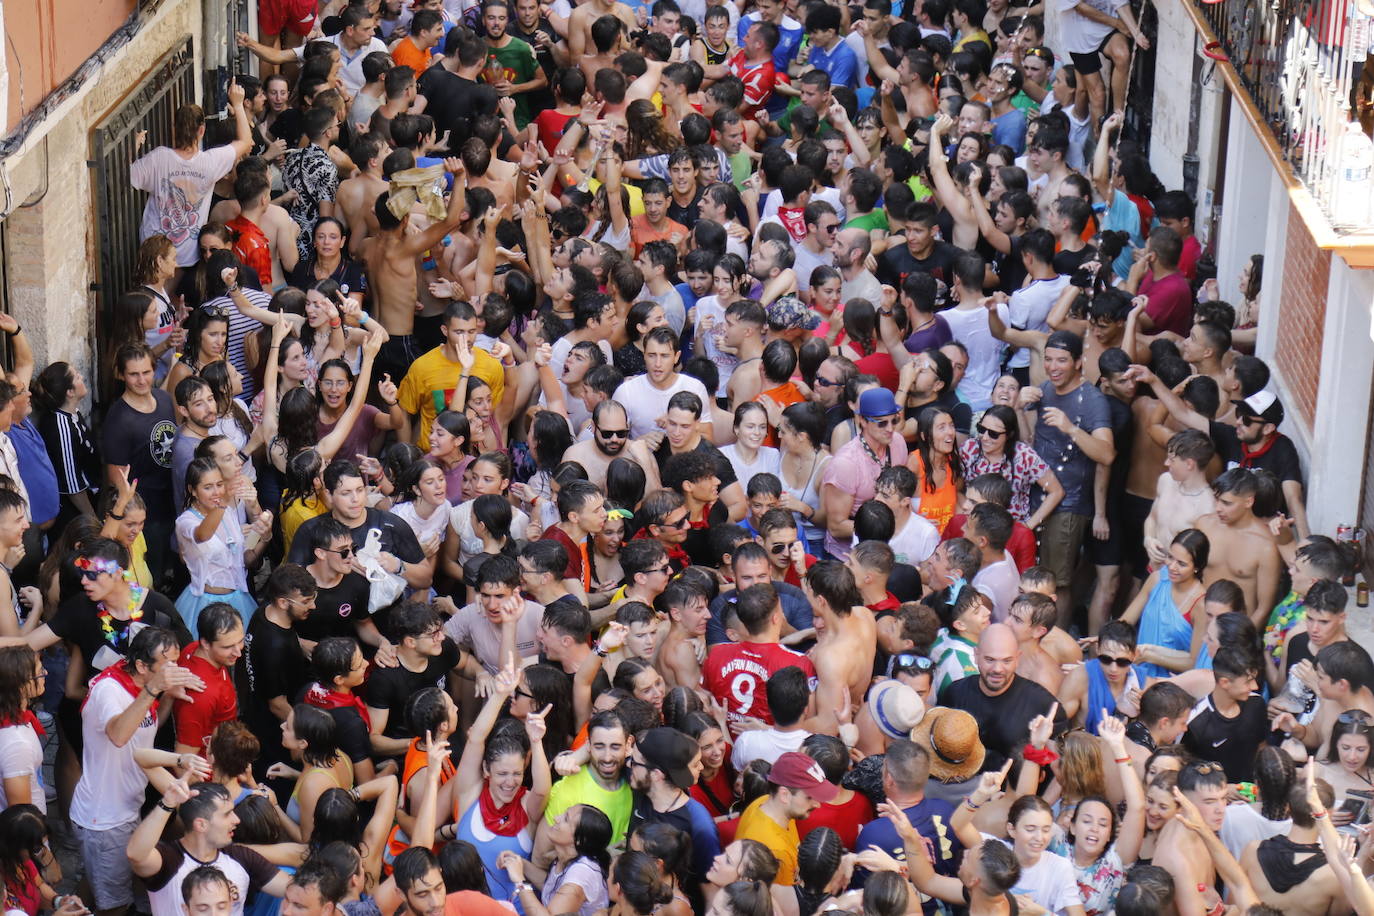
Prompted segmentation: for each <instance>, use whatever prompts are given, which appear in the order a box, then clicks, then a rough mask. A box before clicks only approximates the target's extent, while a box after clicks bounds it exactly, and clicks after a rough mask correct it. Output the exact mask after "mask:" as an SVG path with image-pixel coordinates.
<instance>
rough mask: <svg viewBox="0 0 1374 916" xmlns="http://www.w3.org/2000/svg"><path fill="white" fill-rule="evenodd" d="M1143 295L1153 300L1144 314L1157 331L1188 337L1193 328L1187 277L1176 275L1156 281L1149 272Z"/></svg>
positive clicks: (1146, 307) (1191, 295) (1190, 288)
mask: <svg viewBox="0 0 1374 916" xmlns="http://www.w3.org/2000/svg"><path fill="white" fill-rule="evenodd" d="M1140 295H1142V296H1145V297H1146V298H1148V299H1149V300H1150V304H1149V305H1147V306H1145V314H1147V315H1149V316H1150V320H1151V321H1153V322H1154V323H1155V330H1156V331H1173V332H1174V333H1175V334H1177V335H1179V336H1180V337H1187V336H1188V332H1189V331H1191V330H1192V329H1193V290H1192V287H1190V286H1189V285H1188V278H1187V277H1185V276H1184V275H1183V274H1181V273H1173V274H1169V276H1167V277H1165V278H1164V279H1162V280H1156V279H1155V278H1154V274H1152V273H1149V272H1147V273H1146V274H1145V276H1144V277H1143V278H1142V279H1141V281H1140Z"/></svg>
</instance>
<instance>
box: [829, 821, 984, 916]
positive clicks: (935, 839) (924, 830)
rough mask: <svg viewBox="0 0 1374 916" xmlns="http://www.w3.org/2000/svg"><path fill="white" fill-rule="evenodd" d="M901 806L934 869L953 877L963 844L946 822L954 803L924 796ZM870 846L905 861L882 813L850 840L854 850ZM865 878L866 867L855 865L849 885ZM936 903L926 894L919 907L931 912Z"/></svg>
mask: <svg viewBox="0 0 1374 916" xmlns="http://www.w3.org/2000/svg"><path fill="white" fill-rule="evenodd" d="M905 810H906V816H907V817H908V818H910V819H911V826H913V827H915V828H916V832H917V833H919V834H920V835H921V839H923V840H925V845H926V852H927V854H929V856H930V859H931V861H932V862H933V863H934V864H935V873H936V874H939V875H945V876H946V877H950V878H952V877H955V875H957V873H958V871H959V861H960V859H962V858H963V856H964V847H963V846H962V845H961V844H960V843H959V838H958V837H956V836H955V835H954V830H953V829H952V828H951V827H950V826H949V822H950V820H951V819H952V818H953V817H954V805H952V804H950V803H949V802H947V801H944V800H943V799H939V798H929V797H927V798H923V799H922V800H921V801H920V802H919V803H918V804H915V805H912V806H911V807H910V808H907V809H905ZM872 846H877V847H878V848H879V849H881V850H883V851H884V852H886V853H888V854H889V855H891V856H892V857H893V858H894V859H896V860H897V861H898V862H905V861H906V848H905V845H904V844H903V843H902V839H901V837H899V836H897V831H896V830H894V829H892V824H891V823H890V822H889V821H888V819H887V818H885V817H880V818H878V819H876V820H872V821H869V822H868V823H867V824H865V825H864V826H863V829H862V830H860V831H859V838H858V839H857V840H856V841H855V842H854V848H855V849H857V850H864V849H868V848H870V847H872ZM867 880H868V872H867V871H866V870H864V869H862V868H858V869H855V870H854V879H853V881H852V882H851V886H852V887H863V886H864V883H865V882H866V881H867ZM937 905H938V904H937V902H936V901H935V899H934V898H933V897H932V898H927V899H926V900H925V902H924V903H922V904H921V909H922V911H924V912H925V913H927V914H930V913H934V912H935V909H936V907H937Z"/></svg>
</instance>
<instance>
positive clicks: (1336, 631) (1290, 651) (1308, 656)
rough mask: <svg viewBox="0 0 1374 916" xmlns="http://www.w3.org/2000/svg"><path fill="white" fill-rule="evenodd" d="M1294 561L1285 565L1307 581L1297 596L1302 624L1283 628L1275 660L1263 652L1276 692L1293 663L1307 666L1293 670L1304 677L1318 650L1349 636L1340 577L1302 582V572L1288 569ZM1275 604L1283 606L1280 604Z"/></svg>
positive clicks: (1344, 594)
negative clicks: (1279, 647) (1280, 644)
mask: <svg viewBox="0 0 1374 916" xmlns="http://www.w3.org/2000/svg"><path fill="white" fill-rule="evenodd" d="M1307 546H1311V545H1307ZM1297 565H1298V561H1294V563H1293V564H1291V565H1290V566H1289V569H1290V575H1292V577H1293V581H1294V582H1295V583H1297V584H1306V585H1307V590H1306V591H1305V592H1304V593H1303V596H1302V599H1301V613H1302V618H1303V619H1302V625H1301V626H1300V627H1298V626H1295V627H1293V628H1292V629H1289V630H1288V631H1287V635H1286V637H1285V638H1284V640H1283V651H1282V654H1281V655H1280V657H1279V658H1278V660H1277V662H1274V661H1272V659H1273V655H1272V652H1268V651H1266V653H1265V662H1266V664H1267V666H1268V667H1269V670H1268V672H1267V674H1268V675H1269V679H1270V686H1271V689H1272V691H1273V692H1274V693H1276V694H1277V692H1278V691H1279V690H1281V689H1282V688H1283V684H1284V681H1285V680H1286V679H1287V678H1288V677H1289V676H1290V675H1292V674H1294V673H1295V672H1294V671H1293V669H1294V667H1295V666H1299V665H1304V664H1306V665H1307V666H1308V667H1307V668H1299V669H1298V671H1297V672H1296V674H1297V675H1299V678H1300V679H1306V675H1307V674H1308V673H1309V672H1308V669H1309V668H1310V666H1311V665H1312V664H1313V663H1314V662H1315V660H1316V657H1317V653H1318V652H1320V651H1321V650H1322V649H1324V648H1326V647H1327V646H1329V645H1332V644H1334V643H1338V642H1341V641H1343V640H1346V639H1349V638H1350V634H1349V633H1347V632H1346V629H1345V605H1346V602H1347V601H1348V600H1349V593H1348V592H1346V590H1345V586H1343V585H1341V584H1340V578H1339V577H1338V576H1331V577H1327V578H1323V579H1317V580H1315V581H1312V580H1308V582H1310V584H1308V583H1304V582H1302V581H1301V580H1300V579H1299V576H1301V575H1304V574H1303V573H1298V572H1291V571H1292V569H1293V567H1295V566H1297ZM1309 575H1310V574H1309ZM1294 592H1296V588H1295V589H1294ZM1279 606H1280V607H1283V605H1282V604H1280V605H1279ZM1283 619H1285V620H1286V619H1287V618H1286V617H1285V618H1283ZM1265 636H1266V640H1265V647H1266V649H1268V647H1269V640H1268V639H1267V637H1268V633H1267V632H1266V634H1265Z"/></svg>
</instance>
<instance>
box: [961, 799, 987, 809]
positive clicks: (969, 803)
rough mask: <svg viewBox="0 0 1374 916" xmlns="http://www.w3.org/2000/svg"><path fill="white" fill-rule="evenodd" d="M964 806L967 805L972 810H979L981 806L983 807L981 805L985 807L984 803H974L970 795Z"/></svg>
mask: <svg viewBox="0 0 1374 916" xmlns="http://www.w3.org/2000/svg"><path fill="white" fill-rule="evenodd" d="M964 807H965V808H968V809H969V810H970V811H977V810H978V809H979V808H981V807H983V806H982V805H975V804H974V803H973V797H972V796H970V797H968V798H966V799H964Z"/></svg>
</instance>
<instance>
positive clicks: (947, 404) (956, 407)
mask: <svg viewBox="0 0 1374 916" xmlns="http://www.w3.org/2000/svg"><path fill="white" fill-rule="evenodd" d="M927 407H938V408H940V409H941V410H943V411H944V412H945V413H947V414H949V416H950V419H951V420H953V421H954V429H955V430H956V431H958V432H960V433H963V434H964V435H965V436H967V435H969V434H970V433H971V432H972V431H973V430H972V427H973V408H972V407H971V406H969V404H968V403H966V402H964V401H961V400H959V396H958V395H957V394H955V393H954V392H953V391H941V392H940V396H939V397H937V398H936V399H935V400H933V401H930V402H929V403H926V404H922V405H921V406H920V407H910V406H908V407H903V408H902V416H904V417H906V418H907V419H908V420H914V419H916V418H917V417H919V416H920V415H921V411H923V410H925V409H926V408H927Z"/></svg>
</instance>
